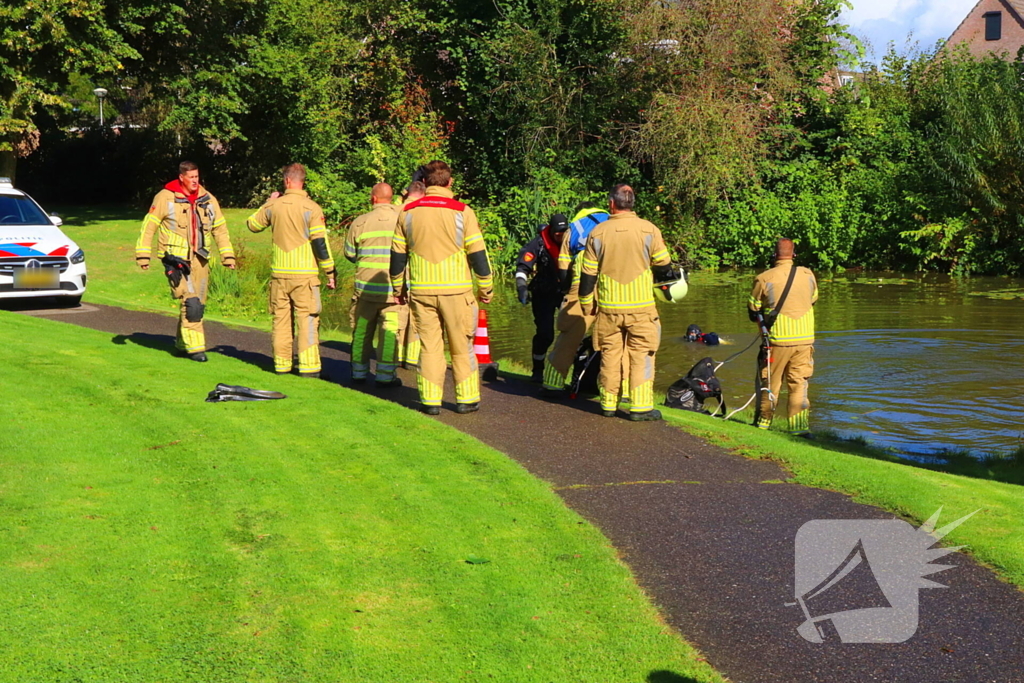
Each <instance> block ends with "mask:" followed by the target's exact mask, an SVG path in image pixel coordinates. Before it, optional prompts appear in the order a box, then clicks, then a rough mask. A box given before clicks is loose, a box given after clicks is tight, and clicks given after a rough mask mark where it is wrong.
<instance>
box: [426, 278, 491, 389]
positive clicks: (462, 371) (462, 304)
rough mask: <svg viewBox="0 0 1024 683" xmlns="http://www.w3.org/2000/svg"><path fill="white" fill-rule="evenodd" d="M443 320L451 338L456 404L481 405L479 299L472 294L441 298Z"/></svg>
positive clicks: (447, 334) (449, 347) (439, 298)
mask: <svg viewBox="0 0 1024 683" xmlns="http://www.w3.org/2000/svg"><path fill="white" fill-rule="evenodd" d="M437 298H438V300H439V302H438V303H439V308H440V310H441V318H442V320H443V321H444V328H445V335H446V336H447V337H448V353H449V355H451V358H452V374H453V375H454V376H455V401H456V402H457V403H479V402H480V367H479V365H478V364H477V360H476V351H475V350H474V348H473V337H474V336H475V335H476V325H477V311H478V310H479V309H478V307H477V303H476V298H475V297H474V296H473V294H472V292H470V293H467V294H455V295H451V296H439V297H437Z"/></svg>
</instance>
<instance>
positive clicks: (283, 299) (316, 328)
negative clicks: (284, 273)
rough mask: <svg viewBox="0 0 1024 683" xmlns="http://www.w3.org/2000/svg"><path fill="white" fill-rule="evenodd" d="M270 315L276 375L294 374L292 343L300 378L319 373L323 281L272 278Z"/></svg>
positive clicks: (315, 279)
mask: <svg viewBox="0 0 1024 683" xmlns="http://www.w3.org/2000/svg"><path fill="white" fill-rule="evenodd" d="M270 313H271V315H273V316H274V327H273V335H272V336H273V347H274V372H278V373H289V372H291V370H292V353H293V343H294V349H295V350H297V352H298V359H299V374H301V375H305V374H311V373H315V372H320V280H319V279H318V278H316V277H310V278H277V277H275V278H271V280H270Z"/></svg>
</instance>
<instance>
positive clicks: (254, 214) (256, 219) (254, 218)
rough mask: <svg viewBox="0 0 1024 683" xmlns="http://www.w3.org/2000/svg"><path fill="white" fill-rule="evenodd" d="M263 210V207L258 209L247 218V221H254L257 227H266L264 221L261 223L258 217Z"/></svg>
mask: <svg viewBox="0 0 1024 683" xmlns="http://www.w3.org/2000/svg"><path fill="white" fill-rule="evenodd" d="M262 210H263V209H256V211H255V213H253V215H251V216H249V217H248V218H247V219H245V222H246V223H252V224H254V225H256V226H257V227H260V228H266V227H267V226H265V225H263V223H260V221H259V218H257V216H259V215H260V211H262Z"/></svg>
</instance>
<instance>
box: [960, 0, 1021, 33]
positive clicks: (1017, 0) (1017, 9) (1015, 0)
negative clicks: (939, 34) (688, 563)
mask: <svg viewBox="0 0 1024 683" xmlns="http://www.w3.org/2000/svg"><path fill="white" fill-rule="evenodd" d="M984 1H985V0H978V2H976V3H974V7H972V8H971V11H970V12H968V13H967V14H965V15H964V18H963V19H961V20H960V23H959V24H957V25H956V28H955V29H954V30H953V32H952V33H950V34H949V37H950V38H952V37H953V36H955V35H956V32H957V31H959V30H960V27H961V26H963V25H964V22H965V21H967V18H968V17H970V16H971V15H972V14H974V10H976V9H978V5H980V4H981V3H982V2H984ZM1002 1H1003V2H1005V3H1006V4H1007V5H1009V6H1010V9H1012V10H1013V12H1014V14H1016V15H1017V21H1019V22H1021V23H1024V0H1002Z"/></svg>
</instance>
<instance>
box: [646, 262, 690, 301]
mask: <svg viewBox="0 0 1024 683" xmlns="http://www.w3.org/2000/svg"><path fill="white" fill-rule="evenodd" d="M673 271H674V272H673V273H672V275H673V277H671V278H670V279H667V280H664V281H662V282H655V283H654V296H655V297H656V298H657V299H659V300H661V301H664V302H666V303H670V304H675V303H679V302H680V301H682V300H683V298H684V297H685V296H686V293H687V292H688V291H689V290H690V285H689V278H687V276H686V271H685V270H684V269H683V268H681V267H673Z"/></svg>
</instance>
